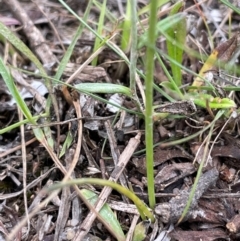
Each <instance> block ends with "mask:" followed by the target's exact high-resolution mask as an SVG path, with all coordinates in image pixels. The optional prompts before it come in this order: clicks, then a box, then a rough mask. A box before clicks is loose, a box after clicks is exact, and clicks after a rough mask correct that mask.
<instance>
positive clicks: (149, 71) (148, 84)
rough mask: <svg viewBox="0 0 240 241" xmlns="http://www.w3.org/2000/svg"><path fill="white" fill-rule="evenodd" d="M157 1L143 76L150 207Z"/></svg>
mask: <svg viewBox="0 0 240 241" xmlns="http://www.w3.org/2000/svg"><path fill="white" fill-rule="evenodd" d="M157 9H158V8H157V2H156V1H151V5H150V16H149V29H148V32H147V33H148V35H147V43H148V44H147V51H146V78H145V95H146V110H145V142H146V162H147V163H146V166H147V183H148V197H149V205H150V207H151V208H153V207H154V206H155V203H156V200H155V190H154V173H153V119H152V116H153V82H154V81H153V76H154V72H153V69H154V55H155V40H156V33H155V31H156V24H157Z"/></svg>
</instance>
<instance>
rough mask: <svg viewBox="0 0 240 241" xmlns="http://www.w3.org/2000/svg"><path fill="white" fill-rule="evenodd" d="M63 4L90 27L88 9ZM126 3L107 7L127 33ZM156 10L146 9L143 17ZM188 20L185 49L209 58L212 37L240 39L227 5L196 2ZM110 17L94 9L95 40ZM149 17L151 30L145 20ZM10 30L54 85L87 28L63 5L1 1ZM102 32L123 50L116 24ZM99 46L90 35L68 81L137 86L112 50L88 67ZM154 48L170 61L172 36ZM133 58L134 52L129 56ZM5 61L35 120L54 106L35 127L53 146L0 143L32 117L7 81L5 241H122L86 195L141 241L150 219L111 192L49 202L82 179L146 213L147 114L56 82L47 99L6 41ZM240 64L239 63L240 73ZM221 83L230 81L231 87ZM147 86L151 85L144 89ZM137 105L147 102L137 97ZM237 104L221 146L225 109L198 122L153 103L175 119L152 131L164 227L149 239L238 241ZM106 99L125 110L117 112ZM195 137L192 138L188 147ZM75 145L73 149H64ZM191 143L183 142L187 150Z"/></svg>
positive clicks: (0, 42)
mask: <svg viewBox="0 0 240 241" xmlns="http://www.w3.org/2000/svg"><path fill="white" fill-rule="evenodd" d="M65 2H66V3H67V4H68V6H69V7H70V8H71V9H73V10H74V11H75V12H76V13H77V14H78V16H80V17H81V18H82V17H83V15H84V13H85V11H86V7H87V4H88V1H85V0H81V1H79V0H68V1H67V0H66V1H65ZM100 2H102V1H100ZM126 2H127V1H126V0H125V1H124V0H122V1H120V0H118V1H113V0H111V1H110V0H109V1H107V9H108V11H109V12H110V13H111V14H112V15H113V16H114V18H115V19H118V20H119V22H121V21H122V18H123V16H124V11H125V10H126ZM147 3H148V1H145V0H141V1H140V0H139V1H138V7H139V9H140V8H143V7H144V6H145V5H146V4H147ZM172 5H173V3H171V2H170V3H168V4H167V5H165V7H164V8H162V9H161V10H159V12H161V14H160V17H159V20H160V19H164V18H165V17H166V16H167V14H168V12H169V10H168V8H170V7H171V6H172ZM184 11H185V13H186V15H187V18H188V20H189V22H188V24H190V25H191V26H190V29H189V30H188V35H187V41H186V45H187V46H188V47H189V48H191V49H194V50H196V51H198V52H200V53H201V52H202V53H206V54H210V53H211V50H212V49H213V46H210V44H209V43H210V41H209V35H208V31H210V32H211V33H212V37H213V43H214V47H216V46H218V45H219V44H220V43H221V42H224V41H226V40H228V39H229V37H228V32H229V31H230V30H229V29H231V32H232V33H233V34H234V33H237V31H239V24H238V22H239V15H238V14H237V13H235V12H233V11H232V10H231V9H230V8H227V7H226V6H224V5H223V4H222V3H221V2H220V1H215V0H213V1H205V2H204V1H203V2H202V3H201V4H199V5H198V4H197V3H196V2H195V1H186V3H185V10H184ZM100 12H101V11H100V9H99V8H98V7H97V5H94V6H93V7H92V8H91V11H90V14H89V17H88V19H87V23H88V24H89V25H90V26H91V27H92V28H93V29H96V28H97V23H98V21H99V15H100ZM203 16H204V17H203ZM145 17H146V18H147V16H145ZM230 17H231V23H230V22H229V18H230ZM141 18H143V19H144V16H141ZM141 20H142V19H141ZM190 20H191V21H190ZM0 21H1V22H2V23H3V24H5V25H6V26H8V28H10V29H11V30H12V31H13V32H14V33H15V35H16V36H17V37H18V38H19V39H21V40H22V41H23V42H24V43H25V44H26V45H27V46H28V47H29V48H30V49H31V50H32V51H33V52H34V53H35V54H36V56H37V58H38V59H39V60H40V62H41V63H42V64H43V66H44V68H45V70H46V72H47V74H48V76H49V77H54V76H55V74H56V72H57V70H58V68H59V63H60V61H61V59H62V58H63V56H64V54H65V53H66V50H67V48H68V47H69V45H70V44H71V42H72V41H73V38H74V35H75V33H76V31H77V29H78V27H79V25H80V26H81V24H80V22H79V21H78V20H77V19H76V17H74V16H73V15H72V14H71V13H69V11H68V10H67V9H66V8H65V7H64V6H62V4H61V3H59V2H58V1H54V0H52V1H50V0H43V1H39V0H36V1H27V0H25V1H23V0H22V1H17V0H2V1H0ZM204 21H206V22H207V23H208V26H209V29H207V28H206V25H205V23H204ZM104 27H105V28H104V30H103V33H102V36H103V37H106V36H113V39H112V41H113V42H114V43H115V44H116V45H117V46H120V43H119V42H120V39H121V29H120V27H119V25H118V22H116V21H115V22H114V21H112V22H111V21H110V20H106V23H105V25H104ZM139 34H141V32H140V31H139ZM0 36H1V35H0ZM94 43H95V36H94V34H93V33H92V32H91V31H89V29H87V28H86V27H84V26H83V32H82V34H81V37H80V38H78V39H77V41H76V45H75V46H74V49H73V53H72V55H71V58H70V60H69V62H68V64H67V66H66V68H65V69H64V72H63V75H62V76H61V78H60V81H62V82H65V83H68V84H71V85H77V84H80V83H100V84H101V83H113V84H121V85H124V86H129V69H128V66H127V64H126V63H124V61H123V60H122V59H121V58H120V57H119V55H117V54H116V53H115V52H114V51H113V50H111V49H110V48H109V47H107V46H106V47H105V48H103V49H102V50H101V51H100V52H99V53H98V54H97V56H98V62H97V66H92V65H91V61H88V62H86V61H87V60H89V57H90V56H91V54H92V53H93V47H94ZM156 46H157V47H158V48H160V49H162V50H163V51H165V52H166V41H165V39H164V38H163V37H161V36H160V37H159V38H158V39H157V43H156ZM145 51H146V49H145V48H142V49H139V52H138V62H137V67H138V69H139V70H141V71H143V72H145V71H146V70H145V66H144V61H143V59H144V55H145ZM129 54H130V53H129V51H126V56H129ZM0 56H1V58H2V59H4V60H5V63H7V65H8V66H11V67H12V68H11V69H12V71H11V74H12V76H13V78H14V81H15V83H16V85H17V87H18V90H19V92H20V94H21V97H22V98H23V99H24V100H25V102H26V104H27V106H28V107H29V109H30V110H31V112H32V115H36V116H37V115H40V114H42V113H44V105H47V102H46V100H47V98H48V97H49V96H53V97H54V99H55V101H53V103H52V105H51V109H50V117H41V118H39V119H38V122H37V127H41V128H43V129H44V130H45V131H46V132H45V133H48V134H49V135H50V136H45V138H43V140H42V141H40V142H39V141H38V140H37V138H36V137H35V135H34V128H37V127H36V126H33V125H30V124H29V123H27V124H25V125H22V127H19V126H16V127H15V128H12V129H11V130H8V131H4V132H1V130H3V129H4V128H7V127H9V126H12V125H13V124H15V123H18V122H19V121H21V120H22V119H23V116H22V114H21V113H20V112H21V111H19V108H18V107H17V106H16V101H15V100H14V99H13V97H12V96H11V94H10V92H9V91H8V89H7V87H6V84H5V83H4V81H3V79H2V78H1V76H0V200H1V203H0V241H1V240H6V237H10V239H11V240H29V241H30V240H31V241H32V240H41V241H43V240H44V241H50V240H55V241H58V240H75V241H77V240H91V241H93V240H116V236H115V235H114V231H113V230H112V229H111V227H110V228H109V226H108V223H107V222H106V220H105V221H104V220H103V218H102V217H101V216H100V215H99V214H97V213H96V212H94V211H91V210H90V209H91V208H90V209H89V207H87V206H86V205H85V201H84V200H83V199H84V195H83V193H84V192H87V191H86V190H90V191H92V193H93V192H94V193H95V194H97V195H98V196H99V199H100V201H99V202H98V204H97V207H96V210H97V211H98V210H99V209H100V208H101V206H102V205H103V204H104V203H105V202H106V203H107V204H108V205H109V207H110V208H111V209H112V211H113V213H114V216H115V217H116V218H117V220H118V222H119V223H120V225H121V228H122V230H123V233H124V234H125V235H126V240H131V236H132V235H131V234H132V233H133V231H134V229H135V226H136V224H137V223H140V222H141V218H140V215H139V213H138V210H137V208H136V206H135V205H133V203H132V202H131V201H130V200H129V199H128V198H126V196H124V195H121V194H119V193H118V192H116V191H112V189H111V188H109V187H104V188H103V187H102V186H100V185H90V184H88V185H84V186H81V187H77V186H72V187H65V188H63V190H62V191H61V192H59V193H58V194H57V195H56V194H55V195H52V196H50V197H49V195H48V194H47V193H46V192H42V191H41V190H42V189H43V188H47V187H49V186H51V185H52V184H53V183H56V182H59V181H62V180H63V178H64V177H65V178H66V177H67V176H68V177H69V176H71V178H73V179H75V178H84V177H95V178H101V179H110V180H112V181H115V182H118V183H120V184H121V185H122V186H125V187H128V188H129V189H131V190H133V191H134V192H135V194H136V195H137V196H138V197H140V199H141V200H143V201H144V202H145V203H147V204H148V193H147V187H148V186H147V179H146V160H145V144H146V140H145V131H144V129H145V126H144V119H143V118H142V116H141V115H138V114H137V113H139V112H140V110H139V106H137V105H136V103H135V102H134V101H133V100H132V99H130V98H129V97H126V96H124V95H121V94H104V93H97V94H96V95H94V96H92V95H87V94H83V93H81V94H80V93H79V92H78V91H76V90H72V89H71V88H67V87H64V85H63V84H61V83H57V84H56V83H55V82H54V81H51V87H50V91H49V86H47V85H46V83H45V82H44V79H43V77H41V76H40V75H39V74H38V73H39V72H38V69H37V68H36V66H35V65H34V64H33V63H32V62H31V61H30V60H29V58H28V57H26V56H25V55H24V54H23V53H22V52H21V51H19V50H16V48H14V47H13V45H12V44H10V43H9V42H8V41H5V38H4V37H2V36H1V38H0ZM163 61H164V63H165V65H166V66H167V67H168V68H169V69H170V65H169V61H168V60H167V59H166V58H164V57H163ZM238 61H239V60H238V56H237V55H236V57H235V62H236V66H237V63H238ZM202 64H203V63H202V62H201V61H199V60H198V59H197V58H195V57H193V56H190V55H188V53H184V60H183V66H185V67H187V68H189V69H191V70H192V71H194V72H196V73H198V72H199V70H200V69H201V66H202ZM79 68H80V69H79ZM77 70H78V71H77ZM223 71H224V68H220V69H219V68H218V69H217V70H216V72H217V74H216V73H215V72H214V74H216V76H215V75H214V78H216V79H215V80H214V81H216V86H218V87H219V84H218V83H217V82H219V80H220V82H221V78H224V79H227V78H226V75H224V73H225V72H223ZM220 72H223V73H222V74H223V75H221V76H223V77H221V76H220V74H219V73H220ZM218 76H219V78H218ZM237 76H238V74H237V73H236V75H235V77H236V78H235V79H234V80H232V79H230V78H228V80H226V82H227V83H224V84H225V85H226V86H228V82H229V81H230V82H231V83H234V86H239V83H238V77H237ZM154 77H155V79H154V81H155V83H156V84H157V85H159V84H161V82H163V81H164V80H167V76H166V74H165V73H164V71H163V69H162V68H161V67H160V65H159V64H158V62H157V61H156V64H155V70H154ZM193 79H194V76H193V75H192V74H190V73H188V72H186V71H183V82H184V85H189V84H190V83H192V81H193ZM139 81H140V82H141V83H142V84H143V83H144V80H143V79H142V78H140V79H139ZM221 87H222V85H221V86H220V87H219V88H218V90H219V93H220V94H219V95H221V97H225V96H227V95H228V94H229V93H226V92H225V91H224V90H222V88H221ZM137 94H138V95H139V99H140V102H143V99H142V98H141V97H140V96H141V94H140V90H139V89H138V90H137ZM231 98H232V99H233V100H234V101H235V103H236V110H235V112H236V114H237V115H236V116H235V117H229V116H227V115H226V116H223V117H222V118H220V119H219V120H218V121H216V123H215V126H214V128H213V130H211V131H212V135H211V138H210V140H207V137H208V134H209V132H210V129H208V130H206V131H203V132H201V131H202V130H204V128H206V127H207V125H208V124H209V123H211V121H213V119H214V117H215V116H216V113H217V110H211V109H210V108H200V107H197V108H196V109H194V111H193V110H192V109H191V110H190V112H193V113H190V114H189V111H188V110H185V108H192V107H191V106H190V107H189V106H188V105H189V102H180V101H177V102H174V103H171V105H169V103H168V101H167V100H166V98H165V97H164V96H162V95H161V94H160V93H159V92H158V91H155V92H154V105H160V108H159V109H158V111H159V112H162V111H163V109H166V108H170V109H171V111H172V112H171V113H172V114H171V115H170V116H168V118H165V119H162V120H158V121H156V122H155V123H154V145H155V147H154V176H155V191H156V203H157V205H156V207H155V209H154V214H155V217H156V221H155V223H150V222H149V221H144V222H143V223H142V224H143V227H144V228H143V229H144V231H145V235H144V236H145V238H144V240H158V241H159V240H179V241H199V240H202V241H213V240H240V215H239V210H240V202H239V198H240V194H239V191H240V190H238V188H240V182H239V168H240V138H239V116H238V106H239V95H238V93H237V92H234V94H233V96H232V97H231ZM103 99H104V100H107V101H110V102H114V103H116V104H117V105H120V106H122V107H123V109H122V110H119V108H117V107H114V106H112V105H110V104H107V103H106V102H104V101H103ZM194 108H195V107H194ZM179 110H180V111H179ZM47 131H48V132H47ZM45 135H46V134H45ZM192 135H194V138H191V139H186V140H185V139H184V138H187V137H189V136H192ZM67 138H70V139H72V142H71V143H70V144H69V145H66V146H65V144H64V143H65V140H66V139H67ZM183 139H184V140H185V141H182V142H181V141H179V142H178V140H183ZM49 140H52V141H53V148H52V149H51V148H48V146H49V142H48V141H49ZM206 140H207V141H206ZM206 156H208V162H207V164H206V165H205V166H204V168H203V174H202V176H201V177H200V180H199V182H198V184H197V187H196V193H195V195H194V197H193V201H192V204H191V205H190V207H189V211H188V214H187V215H186V216H185V218H184V219H183V220H182V221H181V223H178V221H179V219H180V217H181V214H182V212H183V209H184V207H185V206H186V203H187V201H188V199H189V194H190V191H191V188H192V187H193V183H194V180H195V178H196V175H197V170H198V167H199V165H200V163H201V161H202V160H203V159H204V157H206ZM80 190H81V191H80ZM79 195H80V197H79ZM47 198H48V199H47ZM85 198H86V196H85ZM107 221H108V220H107ZM109 222H111V221H109ZM10 235H12V236H10Z"/></svg>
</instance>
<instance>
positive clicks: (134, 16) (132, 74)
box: [129, 0, 138, 95]
mask: <svg viewBox="0 0 240 241" xmlns="http://www.w3.org/2000/svg"><path fill="white" fill-rule="evenodd" d="M130 8H131V26H132V27H131V54H130V66H129V69H130V89H131V91H132V94H133V95H136V86H135V74H136V64H137V42H138V41H137V28H136V26H137V1H136V0H132V1H131V6H130Z"/></svg>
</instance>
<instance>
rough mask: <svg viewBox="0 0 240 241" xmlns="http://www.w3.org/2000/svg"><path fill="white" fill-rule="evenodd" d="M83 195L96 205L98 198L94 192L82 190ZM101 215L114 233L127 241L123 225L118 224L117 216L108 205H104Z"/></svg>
mask: <svg viewBox="0 0 240 241" xmlns="http://www.w3.org/2000/svg"><path fill="white" fill-rule="evenodd" d="M81 193H82V194H83V196H84V197H85V198H86V199H87V200H88V201H89V202H90V204H91V205H95V204H96V202H97V200H98V196H97V195H96V194H95V193H94V192H92V191H90V190H87V189H82V190H81ZM99 215H100V216H101V217H102V218H103V219H104V220H105V221H106V222H107V223H108V224H109V226H110V227H111V228H112V231H113V232H114V233H117V234H118V237H121V238H122V240H125V235H124V233H123V230H122V228H121V225H120V223H119V222H118V220H117V218H116V215H115V214H114V213H113V211H112V209H111V208H110V207H109V205H108V204H107V203H105V204H104V205H103V207H102V208H101V210H100V211H99Z"/></svg>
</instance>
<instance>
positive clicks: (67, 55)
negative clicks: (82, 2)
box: [54, 0, 93, 79]
mask: <svg viewBox="0 0 240 241" xmlns="http://www.w3.org/2000/svg"><path fill="white" fill-rule="evenodd" d="M92 1H93V0H89V2H88V6H87V8H86V10H85V13H84V16H83V21H86V20H87V18H88V15H89V12H90V10H91V7H92ZM83 29H84V25H82V24H80V25H79V27H78V29H77V31H76V34H75V35H74V37H73V39H72V42H71V44H70V45H69V47H68V49H67V51H66V53H65V55H64V57H63V58H62V60H61V63H60V64H59V66H58V70H57V72H56V74H55V76H54V78H55V79H60V78H61V76H62V73H63V71H64V69H65V67H66V65H67V63H68V62H69V59H70V57H71V55H72V52H73V50H74V47H75V45H76V43H77V41H78V39H79V38H80V36H81V34H82V31H83Z"/></svg>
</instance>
